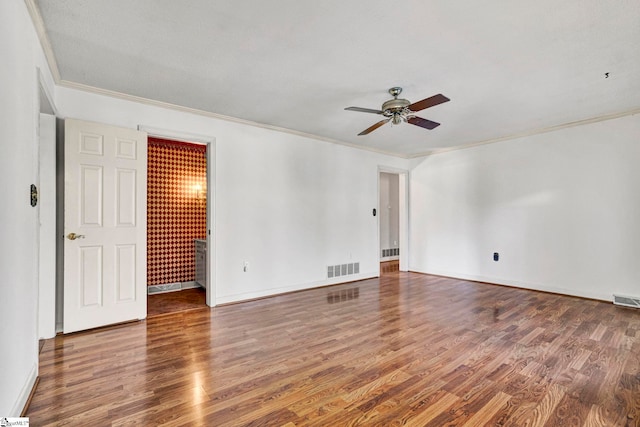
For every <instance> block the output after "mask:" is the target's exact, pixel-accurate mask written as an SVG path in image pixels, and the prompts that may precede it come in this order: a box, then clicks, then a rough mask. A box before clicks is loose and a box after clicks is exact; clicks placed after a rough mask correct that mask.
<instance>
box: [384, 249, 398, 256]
mask: <svg viewBox="0 0 640 427" xmlns="http://www.w3.org/2000/svg"><path fill="white" fill-rule="evenodd" d="M398 255H400V248H391V249H383V250H382V258H386V257H390V256H398Z"/></svg>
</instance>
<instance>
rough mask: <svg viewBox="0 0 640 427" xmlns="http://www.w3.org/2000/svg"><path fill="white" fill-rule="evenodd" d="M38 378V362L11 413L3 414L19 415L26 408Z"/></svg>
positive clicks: (9, 415) (34, 365)
mask: <svg viewBox="0 0 640 427" xmlns="http://www.w3.org/2000/svg"><path fill="white" fill-rule="evenodd" d="M37 379H38V364H37V363H34V364H33V367H32V368H31V372H29V376H28V377H27V381H26V382H25V383H24V385H23V386H22V389H21V390H20V394H19V395H18V399H16V403H15V404H14V405H13V408H12V409H11V413H10V414H2V416H8V417H19V416H20V414H22V411H23V410H24V407H25V406H26V405H27V401H28V400H29V396H30V395H31V391H32V390H33V386H34V385H35V384H36V380H37Z"/></svg>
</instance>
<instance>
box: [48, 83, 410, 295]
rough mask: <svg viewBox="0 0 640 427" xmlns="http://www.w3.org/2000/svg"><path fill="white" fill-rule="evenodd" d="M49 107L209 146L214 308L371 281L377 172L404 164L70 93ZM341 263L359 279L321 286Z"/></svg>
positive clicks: (284, 135)
mask: <svg viewBox="0 0 640 427" xmlns="http://www.w3.org/2000/svg"><path fill="white" fill-rule="evenodd" d="M56 105H57V107H58V111H59V113H60V114H61V115H62V116H64V117H73V118H78V119H83V120H92V121H97V122H102V123H106V124H112V125H117V126H122V127H129V128H135V127H137V126H138V125H139V124H142V125H144V126H147V127H150V128H162V129H169V130H172V131H176V132H186V133H193V134H199V135H210V136H212V137H214V138H215V141H216V167H215V173H216V176H215V181H216V182H215V195H214V196H215V205H216V211H215V212H214V221H215V224H214V233H215V235H216V252H215V253H216V259H215V268H214V269H213V270H212V271H213V272H214V273H215V275H216V277H215V283H216V303H218V304H220V303H225V302H231V301H238V300H243V299H248V298H255V297H260V296H264V295H271V294H274V293H279V292H285V291H291V290H297V289H305V288H309V287H313V286H319V285H324V284H329V283H337V282H339V281H344V280H345V279H348V280H355V279H359V278H365V277H374V276H377V274H378V261H379V254H378V247H377V233H378V230H377V218H375V217H373V215H372V213H371V211H372V209H373V208H374V207H376V205H377V200H378V189H377V182H378V177H377V174H378V167H379V166H381V165H382V166H388V167H393V168H404V169H406V168H407V166H408V161H407V160H404V159H399V158H395V157H391V156H385V155H381V154H377V153H372V152H368V151H363V150H357V149H354V148H350V147H345V146H341V145H336V144H331V143H326V142H322V141H318V140H314V139H310V138H305V137H301V136H297V135H292V134H288V133H283V132H278V131H273V130H269V129H264V128H259V127H254V126H248V125H244V124H239V123H234V122H230V121H225V120H219V119H216V118H211V117H205V116H200V115H196V114H191V113H186V112H180V111H175V110H169V109H164V108H160V107H156V106H150V105H146V104H140V103H136V102H131V101H126V100H121V99H116V98H111V97H107V96H101V95H96V94H91V93H87V92H83V91H78V90H74V89H69V88H62V87H60V88H58V91H57V97H56ZM245 261H247V262H249V268H248V271H247V272H246V273H245V272H243V264H244V262H245ZM350 262H360V272H361V273H360V274H359V275H352V276H346V277H342V278H338V279H332V280H331V281H329V280H328V279H327V266H329V265H335V264H343V263H350Z"/></svg>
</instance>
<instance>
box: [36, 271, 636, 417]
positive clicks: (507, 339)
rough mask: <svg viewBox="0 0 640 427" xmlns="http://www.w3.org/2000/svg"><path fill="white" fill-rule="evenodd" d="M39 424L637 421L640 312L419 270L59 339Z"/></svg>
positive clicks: (48, 348) (45, 357)
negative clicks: (431, 274) (435, 274)
mask: <svg viewBox="0 0 640 427" xmlns="http://www.w3.org/2000/svg"><path fill="white" fill-rule="evenodd" d="M26 416H28V417H30V421H31V425H34V426H46V425H74V426H75V425H81V426H88V425H91V426H102V425H114V426H120V425H142V426H154V425H169V426H183V425H185V426H287V427H291V426H351V425H372V426H373V425H376V426H377V425H379V426H396V425H406V426H462V425H464V426H485V425H496V426H518V427H521V426H638V425H640V424H639V420H640V311H638V310H633V309H626V308H621V307H616V306H614V305H612V304H611V303H605V302H597V301H591V300H584V299H578V298H572V297H566V296H560V295H553V294H545V293H539V292H532V291H526V290H520V289H515V288H508V287H500V286H494V285H487V284H482V283H473V282H466V281H463V280H454V279H447V278H442V277H434V276H428V275H421V274H415V273H402V272H394V273H389V274H386V275H384V276H383V277H382V278H380V279H372V280H366V281H361V282H354V283H348V284H344V285H339V286H333V287H328V288H321V289H314V290H309V291H304V292H298V293H293V294H288V295H282V296H277V297H273V298H267V299H262V300H257V301H251V302H247V303H242V304H236V305H229V306H223V307H217V308H214V309H205V310H192V311H188V312H183V313H176V314H170V315H165V316H159V317H155V318H150V319H148V320H146V321H142V322H137V323H133V324H127V325H120V326H117V327H111V328H105V329H100V330H94V331H89V332H83V333H77V334H71V335H67V336H59V337H57V338H54V339H51V340H47V341H46V342H45V344H44V347H43V350H42V352H41V365H40V383H39V386H38V388H37V391H36V393H35V395H34V397H33V399H32V401H31V405H30V407H29V409H28V411H27V413H26Z"/></svg>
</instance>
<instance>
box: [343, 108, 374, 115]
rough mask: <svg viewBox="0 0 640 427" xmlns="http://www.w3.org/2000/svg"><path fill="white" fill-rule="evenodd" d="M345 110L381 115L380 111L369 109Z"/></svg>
mask: <svg viewBox="0 0 640 427" xmlns="http://www.w3.org/2000/svg"><path fill="white" fill-rule="evenodd" d="M345 110H349V111H358V112H360V113H373V114H382V111H380V110H372V109H371V108H361V107H347V108H345Z"/></svg>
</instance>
